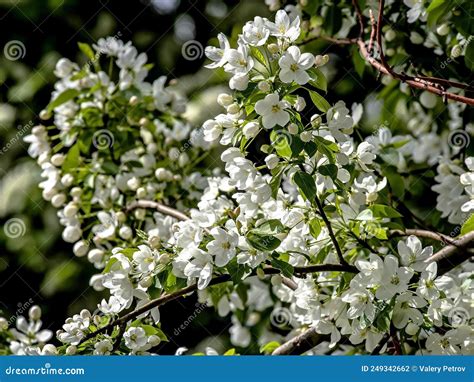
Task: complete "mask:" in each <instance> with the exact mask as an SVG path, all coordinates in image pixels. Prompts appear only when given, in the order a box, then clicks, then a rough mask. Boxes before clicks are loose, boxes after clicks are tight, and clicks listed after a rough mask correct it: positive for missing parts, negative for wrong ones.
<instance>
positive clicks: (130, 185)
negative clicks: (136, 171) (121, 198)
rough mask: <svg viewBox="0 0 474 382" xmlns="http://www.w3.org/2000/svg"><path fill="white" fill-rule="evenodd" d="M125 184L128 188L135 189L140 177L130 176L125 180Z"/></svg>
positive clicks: (138, 184)
mask: <svg viewBox="0 0 474 382" xmlns="http://www.w3.org/2000/svg"><path fill="white" fill-rule="evenodd" d="M127 186H128V188H129V189H130V190H132V191H135V190H137V189H138V187H140V179H138V178H137V177H136V176H134V177H133V178H130V179H129V180H127Z"/></svg>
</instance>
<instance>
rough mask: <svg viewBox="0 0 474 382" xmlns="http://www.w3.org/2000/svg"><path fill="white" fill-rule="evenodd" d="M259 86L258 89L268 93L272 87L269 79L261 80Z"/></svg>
mask: <svg viewBox="0 0 474 382" xmlns="http://www.w3.org/2000/svg"><path fill="white" fill-rule="evenodd" d="M257 86H258V89H259V90H260V91H262V92H264V93H268V92H269V91H270V89H271V86H270V84H269V83H268V81H260V82H259V83H258V85H257Z"/></svg>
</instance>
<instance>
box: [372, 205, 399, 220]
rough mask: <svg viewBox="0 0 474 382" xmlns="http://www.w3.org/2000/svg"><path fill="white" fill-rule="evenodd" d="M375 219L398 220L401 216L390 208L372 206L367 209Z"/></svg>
mask: <svg viewBox="0 0 474 382" xmlns="http://www.w3.org/2000/svg"><path fill="white" fill-rule="evenodd" d="M369 209H370V210H371V211H372V212H373V214H374V216H375V217H377V218H400V217H402V215H401V214H400V213H399V212H398V211H397V210H395V209H393V208H392V207H389V206H386V205H383V204H373V205H371V206H370V207H369Z"/></svg>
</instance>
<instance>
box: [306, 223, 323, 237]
mask: <svg viewBox="0 0 474 382" xmlns="http://www.w3.org/2000/svg"><path fill="white" fill-rule="evenodd" d="M309 233H310V234H311V236H313V237H314V238H315V239H317V238H318V236H319V234H320V233H321V223H320V222H319V220H318V219H317V218H313V219H311V220H310V221H309Z"/></svg>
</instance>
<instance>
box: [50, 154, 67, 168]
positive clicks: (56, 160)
mask: <svg viewBox="0 0 474 382" xmlns="http://www.w3.org/2000/svg"><path fill="white" fill-rule="evenodd" d="M64 159H65V156H64V155H63V154H54V155H53V156H52V157H51V163H52V164H53V165H54V166H56V167H59V166H62V164H63V163H64Z"/></svg>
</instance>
